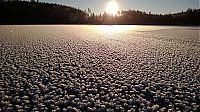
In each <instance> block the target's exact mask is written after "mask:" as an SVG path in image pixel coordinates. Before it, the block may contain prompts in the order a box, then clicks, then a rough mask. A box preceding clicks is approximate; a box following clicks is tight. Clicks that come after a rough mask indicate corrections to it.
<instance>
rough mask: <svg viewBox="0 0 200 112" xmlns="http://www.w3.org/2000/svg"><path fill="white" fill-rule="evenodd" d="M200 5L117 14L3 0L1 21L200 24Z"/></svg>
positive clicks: (14, 22) (0, 10)
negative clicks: (171, 11) (169, 11)
mask: <svg viewBox="0 0 200 112" xmlns="http://www.w3.org/2000/svg"><path fill="white" fill-rule="evenodd" d="M199 20H200V9H188V10H187V11H185V12H183V11H182V12H180V13H175V14H165V15H162V14H151V13H150V12H149V13H146V12H142V11H138V10H137V11H135V10H128V11H119V12H118V14H117V15H116V16H112V15H109V14H107V13H106V12H104V13H103V14H99V15H95V14H94V13H92V11H91V10H90V9H88V10H85V11H83V10H80V9H77V8H74V7H70V6H65V5H58V4H49V3H38V2H27V1H7V2H5V1H4V2H1V1H0V24H149V25H152V24H154V25H200V21H199Z"/></svg>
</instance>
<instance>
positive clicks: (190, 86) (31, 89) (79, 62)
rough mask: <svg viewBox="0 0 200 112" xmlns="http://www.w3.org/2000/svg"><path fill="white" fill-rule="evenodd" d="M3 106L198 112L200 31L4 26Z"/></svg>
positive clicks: (0, 31)
mask: <svg viewBox="0 0 200 112" xmlns="http://www.w3.org/2000/svg"><path fill="white" fill-rule="evenodd" d="M0 99H1V100H0V101H1V102H0V103H1V104H0V105H2V107H3V108H0V111H1V110H26V111H30V110H33V111H37V110H39V111H44V110H49V111H50V110H51V111H52V110H54V111H55V110H57V111H69V110H78V111H111V112H112V111H134V110H136V111H167V110H169V111H178V110H181V111H183V110H186V111H195V110H197V111H198V109H199V108H200V28H199V27H176V26H138V25H135V26H134V25H130V26H118V25H116V26H115V25H113V26H112V25H111V26H103V25H102V26H95V25H94V26H92V25H91V26H87V25H82V26H79V25H74V26H70V25H46V26H45V25H44V26H43V25H38V26H6V25H5V26H0Z"/></svg>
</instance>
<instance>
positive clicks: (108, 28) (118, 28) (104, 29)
mask: <svg viewBox="0 0 200 112" xmlns="http://www.w3.org/2000/svg"><path fill="white" fill-rule="evenodd" d="M135 28H136V26H135V25H131V26H130V25H101V26H93V28H92V29H93V30H95V31H96V32H98V33H104V34H115V33H122V32H127V31H129V30H133V29H135Z"/></svg>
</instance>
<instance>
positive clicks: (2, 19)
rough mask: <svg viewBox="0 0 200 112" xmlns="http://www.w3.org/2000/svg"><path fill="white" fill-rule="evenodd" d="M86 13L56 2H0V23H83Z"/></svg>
mask: <svg viewBox="0 0 200 112" xmlns="http://www.w3.org/2000/svg"><path fill="white" fill-rule="evenodd" d="M86 15H87V14H86V13H85V12H84V11H82V10H79V9H76V8H73V7H69V6H64V5H58V4H49V3H37V2H28V1H6V2H0V24H83V23H85V22H86V21H85V16H86Z"/></svg>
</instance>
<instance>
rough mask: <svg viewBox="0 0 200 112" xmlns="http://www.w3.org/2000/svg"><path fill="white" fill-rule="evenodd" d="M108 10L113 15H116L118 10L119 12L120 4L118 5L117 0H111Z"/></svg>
mask: <svg viewBox="0 0 200 112" xmlns="http://www.w3.org/2000/svg"><path fill="white" fill-rule="evenodd" d="M106 12H107V13H108V14H111V15H113V16H115V15H116V14H117V12H118V5H117V2H116V1H115V0H112V1H110V2H109V3H108V4H107V7H106Z"/></svg>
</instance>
